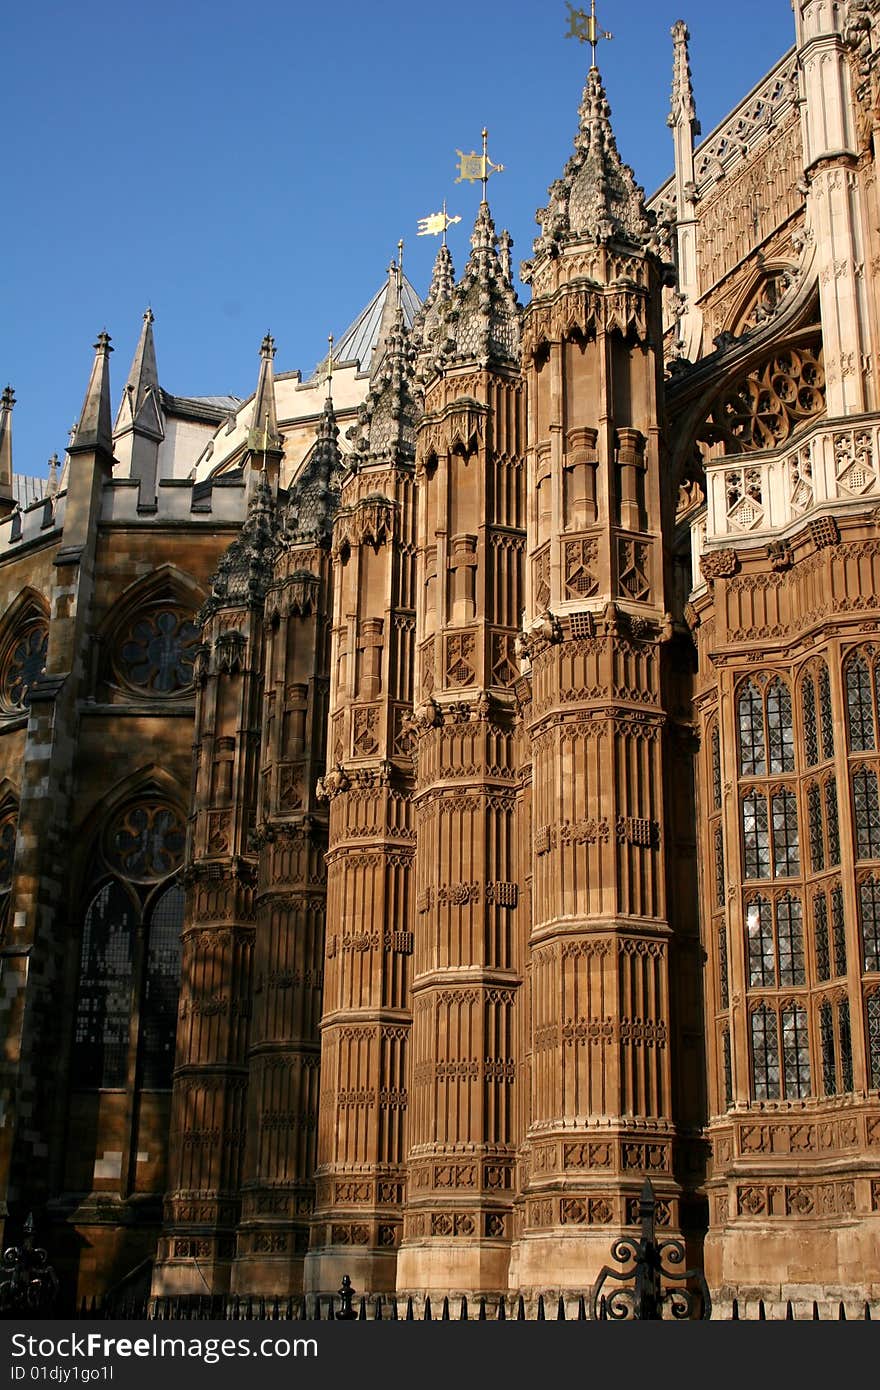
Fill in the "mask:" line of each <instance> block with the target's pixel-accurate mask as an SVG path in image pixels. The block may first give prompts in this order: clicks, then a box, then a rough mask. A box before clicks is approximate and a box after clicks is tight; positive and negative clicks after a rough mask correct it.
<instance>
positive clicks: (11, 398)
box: [0, 386, 15, 410]
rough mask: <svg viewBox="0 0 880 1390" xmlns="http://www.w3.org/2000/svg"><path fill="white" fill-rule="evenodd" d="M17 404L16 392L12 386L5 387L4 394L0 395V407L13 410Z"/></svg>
mask: <svg viewBox="0 0 880 1390" xmlns="http://www.w3.org/2000/svg"><path fill="white" fill-rule="evenodd" d="M14 405H15V392H14V391H13V389H12V387H11V386H6V387H4V390H3V395H2V396H0V409H3V410H11V409H12V407H13V406H14Z"/></svg>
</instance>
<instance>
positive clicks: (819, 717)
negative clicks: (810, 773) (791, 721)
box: [801, 661, 834, 767]
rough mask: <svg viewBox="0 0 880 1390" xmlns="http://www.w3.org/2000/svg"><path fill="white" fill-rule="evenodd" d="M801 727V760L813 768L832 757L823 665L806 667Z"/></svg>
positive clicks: (828, 687)
mask: <svg viewBox="0 0 880 1390" xmlns="http://www.w3.org/2000/svg"><path fill="white" fill-rule="evenodd" d="M801 710H802V714H803V726H804V760H805V762H806V765H807V767H815V766H816V764H817V763H820V762H825V761H827V759H829V758H833V757H834V719H833V715H832V709H831V681H830V678H829V676H828V667H827V666H826V665H825V663H824V661H822V662H818V663H816V664H814V665H812V666H810V668H809V670H808V671H807V673H806V675H805V676H804V678H803V681H802V683H801Z"/></svg>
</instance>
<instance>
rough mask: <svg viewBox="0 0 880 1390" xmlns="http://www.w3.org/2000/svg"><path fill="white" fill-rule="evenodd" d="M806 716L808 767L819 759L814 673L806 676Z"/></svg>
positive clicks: (804, 698) (806, 755)
mask: <svg viewBox="0 0 880 1390" xmlns="http://www.w3.org/2000/svg"><path fill="white" fill-rule="evenodd" d="M801 701H802V704H803V716H804V757H805V760H806V764H807V767H815V766H816V763H817V762H818V761H819V725H818V723H817V720H816V687H815V685H814V684H813V676H812V673H810V675H808V676H806V677H805V678H804V683H803V690H802V695H801Z"/></svg>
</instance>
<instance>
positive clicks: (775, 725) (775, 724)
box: [767, 680, 794, 772]
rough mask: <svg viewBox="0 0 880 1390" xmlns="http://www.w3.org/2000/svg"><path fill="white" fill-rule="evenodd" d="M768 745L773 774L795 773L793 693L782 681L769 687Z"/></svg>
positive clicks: (775, 681) (775, 682)
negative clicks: (792, 715) (792, 714)
mask: <svg viewBox="0 0 880 1390" xmlns="http://www.w3.org/2000/svg"><path fill="white" fill-rule="evenodd" d="M767 743H768V748H769V754H770V756H769V765H770V771H771V772H794V723H793V721H792V717H791V692H790V690H789V688H788V686H787V685H786V684H785V683H784V681H781V680H774V681H771V682H770V684H769V686H768V687H767Z"/></svg>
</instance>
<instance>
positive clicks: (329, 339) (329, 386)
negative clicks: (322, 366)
mask: <svg viewBox="0 0 880 1390" xmlns="http://www.w3.org/2000/svg"><path fill="white" fill-rule="evenodd" d="M327 342H328V343H329V345H330V346H329V350H328V352H327V396H328V398H329V397H331V396H332V395H333V334H332V333H328V334H327Z"/></svg>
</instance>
